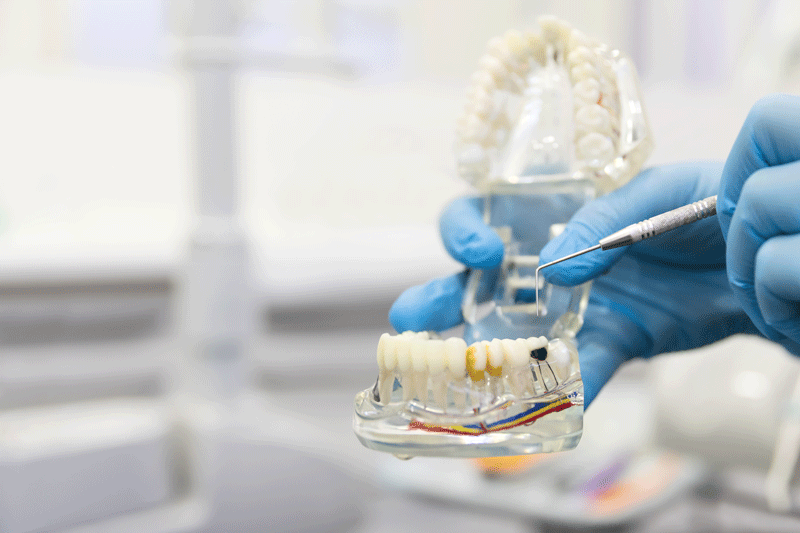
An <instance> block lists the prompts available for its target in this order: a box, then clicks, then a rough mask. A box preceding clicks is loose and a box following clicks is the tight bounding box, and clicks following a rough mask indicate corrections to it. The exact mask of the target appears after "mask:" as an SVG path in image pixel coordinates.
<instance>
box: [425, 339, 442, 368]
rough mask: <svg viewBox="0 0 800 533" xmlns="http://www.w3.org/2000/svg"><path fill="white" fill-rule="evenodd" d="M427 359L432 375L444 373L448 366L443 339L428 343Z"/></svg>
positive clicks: (426, 346)
mask: <svg viewBox="0 0 800 533" xmlns="http://www.w3.org/2000/svg"><path fill="white" fill-rule="evenodd" d="M425 358H426V359H427V360H428V371H429V372H430V373H431V374H441V373H443V372H444V369H445V366H446V363H445V355H444V341H443V340H441V339H432V340H429V341H428V342H426V343H425Z"/></svg>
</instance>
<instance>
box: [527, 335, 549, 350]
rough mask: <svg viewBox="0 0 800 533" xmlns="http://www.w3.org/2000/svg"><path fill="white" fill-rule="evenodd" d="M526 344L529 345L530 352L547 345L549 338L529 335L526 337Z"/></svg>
mask: <svg viewBox="0 0 800 533" xmlns="http://www.w3.org/2000/svg"><path fill="white" fill-rule="evenodd" d="M525 344H526V345H527V347H528V352H529V353H530V352H532V351H534V350H538V349H539V348H544V347H545V346H547V339H545V338H544V337H528V338H527V339H525Z"/></svg>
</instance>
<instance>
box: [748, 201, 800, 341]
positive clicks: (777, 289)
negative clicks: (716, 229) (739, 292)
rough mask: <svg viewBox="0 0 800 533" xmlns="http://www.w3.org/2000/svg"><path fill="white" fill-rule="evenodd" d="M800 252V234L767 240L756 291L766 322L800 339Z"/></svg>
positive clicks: (757, 271) (762, 249)
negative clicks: (799, 262) (799, 259)
mask: <svg viewBox="0 0 800 533" xmlns="http://www.w3.org/2000/svg"><path fill="white" fill-rule="evenodd" d="M798 209H800V207H799V208H798ZM798 218H800V215H798ZM798 251H800V233H797V234H794V235H778V236H776V237H772V238H770V239H769V240H767V241H766V242H764V244H762V245H761V247H760V248H759V249H758V254H757V255H756V266H755V292H756V299H757V301H758V308H759V310H760V311H761V315H762V316H763V317H764V322H766V324H767V325H768V326H769V327H771V328H772V329H774V330H776V331H778V332H779V333H781V334H783V335H784V336H786V337H788V338H790V339H794V340H795V341H797V342H800V266H798V262H797V260H798Z"/></svg>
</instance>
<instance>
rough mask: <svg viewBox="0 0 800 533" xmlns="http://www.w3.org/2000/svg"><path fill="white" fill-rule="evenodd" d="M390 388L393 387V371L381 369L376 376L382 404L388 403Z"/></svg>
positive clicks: (390, 395) (390, 394)
mask: <svg viewBox="0 0 800 533" xmlns="http://www.w3.org/2000/svg"><path fill="white" fill-rule="evenodd" d="M392 389H394V372H390V371H388V370H382V371H381V373H380V376H379V377H378V394H379V395H380V397H381V398H380V400H381V401H380V403H381V404H382V405H388V404H389V402H390V401H391V399H392Z"/></svg>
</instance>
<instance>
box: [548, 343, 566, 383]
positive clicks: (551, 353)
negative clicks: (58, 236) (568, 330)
mask: <svg viewBox="0 0 800 533" xmlns="http://www.w3.org/2000/svg"><path fill="white" fill-rule="evenodd" d="M547 361H548V362H549V363H550V367H551V368H552V369H553V370H554V373H555V374H556V377H557V379H558V382H559V383H564V382H565V381H566V380H567V379H568V378H569V377H570V374H571V366H572V361H571V357H570V350H569V347H567V345H566V344H565V343H564V342H563V341H562V340H560V339H553V340H552V341H550V342H549V343H548V345H547Z"/></svg>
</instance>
